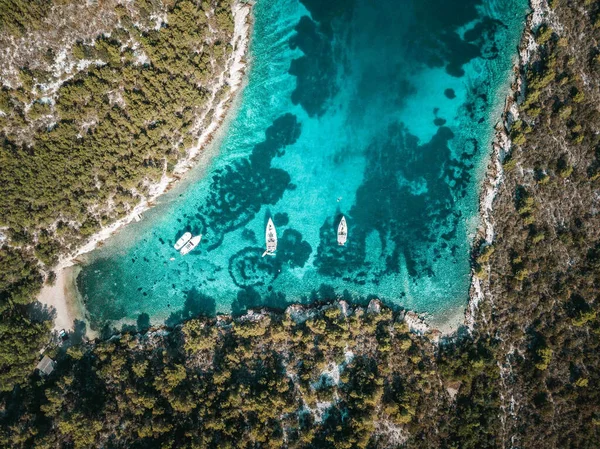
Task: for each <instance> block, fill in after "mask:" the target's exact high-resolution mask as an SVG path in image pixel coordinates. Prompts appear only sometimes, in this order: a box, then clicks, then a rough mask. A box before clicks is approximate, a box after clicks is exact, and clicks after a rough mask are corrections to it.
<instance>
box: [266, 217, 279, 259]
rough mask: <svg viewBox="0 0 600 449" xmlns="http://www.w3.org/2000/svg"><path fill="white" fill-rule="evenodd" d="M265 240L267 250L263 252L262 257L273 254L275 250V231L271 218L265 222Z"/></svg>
mask: <svg viewBox="0 0 600 449" xmlns="http://www.w3.org/2000/svg"><path fill="white" fill-rule="evenodd" d="M265 241H266V242H267V250H266V251H265V252H264V253H263V257H265V256H267V255H268V256H273V255H274V254H275V251H276V250H277V231H276V230H275V225H274V224H273V220H271V219H270V218H269V221H268V222H267V230H266V232H265Z"/></svg>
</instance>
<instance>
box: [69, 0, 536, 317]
mask: <svg viewBox="0 0 600 449" xmlns="http://www.w3.org/2000/svg"><path fill="white" fill-rule="evenodd" d="M526 7H527V2H526V1H524V0H505V1H500V0H485V1H484V0H482V1H470V0H467V1H461V0H448V1H441V0H427V1H417V0H415V1H408V0H402V1H391V0H380V1H378V2H372V1H368V0H354V1H352V0H346V1H338V0H335V1H329V2H323V1H321V0H280V1H273V0H259V1H258V2H257V4H256V6H255V10H254V13H255V27H254V36H253V40H252V46H251V55H250V58H251V60H252V69H251V72H250V74H249V79H248V85H247V87H246V89H245V90H244V92H243V94H242V97H241V99H240V102H239V105H238V107H237V108H235V110H232V111H231V113H232V114H235V116H233V117H232V118H231V120H230V122H229V124H228V127H227V129H226V130H225V135H224V137H223V139H222V140H221V141H220V142H219V144H218V148H213V149H214V150H215V151H217V155H216V156H215V157H214V158H213V159H212V160H211V161H210V165H209V166H208V167H205V168H202V169H198V170H202V176H199V174H196V176H195V175H194V173H191V174H190V179H189V180H188V181H185V182H184V184H183V185H181V186H179V187H178V188H177V190H176V191H175V192H172V193H170V194H168V195H166V196H165V197H164V198H162V199H161V204H160V205H159V206H158V207H157V208H156V209H154V210H152V211H150V212H149V213H147V214H146V216H145V218H144V220H143V221H142V222H140V223H136V224H133V225H131V226H129V227H127V228H126V229H124V230H123V231H122V232H121V233H120V234H119V235H118V236H115V237H114V238H112V239H111V240H109V241H108V242H107V244H106V245H105V246H104V247H102V248H100V249H98V250H96V251H94V252H93V253H91V254H90V257H89V262H88V264H87V265H86V266H85V267H84V268H83V270H82V271H81V273H80V275H79V277H78V279H77V284H78V288H79V290H80V292H81V294H82V296H83V297H84V299H85V302H86V306H87V309H88V311H89V313H90V317H91V321H92V323H94V324H100V323H102V322H105V321H120V320H123V321H135V320H136V319H137V317H138V316H139V315H140V314H142V313H147V314H148V315H150V317H151V319H152V320H153V321H154V322H161V321H164V320H166V321H167V322H169V323H174V322H176V321H178V320H181V319H183V318H185V317H188V316H192V315H195V314H198V313H205V314H214V313H216V312H225V313H226V312H230V311H233V312H234V313H240V312H243V311H244V310H246V309H247V308H249V307H257V306H262V305H266V306H269V307H285V305H286V304H287V303H290V302H311V301H317V300H322V299H330V298H332V297H335V296H341V297H346V298H347V299H350V300H357V299H360V298H368V297H378V298H381V299H383V300H385V301H389V302H390V303H394V304H397V305H400V306H402V307H406V308H410V309H413V310H416V311H420V312H429V313H431V314H433V315H435V316H443V315H447V314H450V313H452V312H454V311H456V310H460V309H462V308H463V307H464V305H465V304H466V301H467V298H468V290H469V285H470V262H469V252H470V245H471V243H472V238H473V233H474V230H475V228H476V226H477V224H478V214H477V199H478V194H479V191H478V188H479V185H480V182H481V179H482V176H483V174H484V169H485V165H486V162H487V159H488V158H489V147H490V142H491V138H492V136H493V128H494V125H495V122H496V121H497V120H498V119H499V115H500V108H501V106H502V102H503V100H504V97H505V95H506V89H507V88H508V81H509V79H510V68H511V62H512V59H513V58H514V56H515V55H516V47H517V43H518V40H519V36H520V33H521V31H522V27H523V21H524V16H525V13H526ZM342 214H343V215H345V217H346V219H347V221H348V243H347V245H346V246H345V247H339V246H338V245H337V243H336V235H335V229H336V227H337V223H338V222H339V219H340V217H341V215H342ZM268 217H272V218H273V220H274V222H275V225H276V227H277V231H278V236H279V247H278V251H277V253H276V256H275V257H265V258H263V257H261V255H262V253H263V251H264V228H265V224H266V221H267V219H268ZM185 231H190V232H193V233H202V234H203V239H202V243H201V245H200V246H199V247H198V248H197V249H196V250H194V251H193V252H191V253H190V254H188V255H186V256H181V255H180V254H179V253H177V252H176V251H175V250H174V249H173V244H174V242H175V241H176V240H177V238H178V237H179V236H180V235H182V234H183V233H184V232H185ZM171 259H173V260H171Z"/></svg>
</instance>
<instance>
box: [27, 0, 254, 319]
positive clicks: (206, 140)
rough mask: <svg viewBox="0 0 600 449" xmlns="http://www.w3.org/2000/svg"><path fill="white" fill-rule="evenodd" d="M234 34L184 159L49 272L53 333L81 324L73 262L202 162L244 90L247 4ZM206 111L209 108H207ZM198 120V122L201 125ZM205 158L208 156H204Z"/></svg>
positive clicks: (43, 296)
mask: <svg viewBox="0 0 600 449" xmlns="http://www.w3.org/2000/svg"><path fill="white" fill-rule="evenodd" d="M232 8H233V18H234V32H233V38H232V40H231V45H232V47H233V48H234V51H233V54H232V55H231V58H230V60H229V63H228V68H227V70H226V71H225V72H223V73H222V74H221V76H220V77H219V80H218V83H217V84H216V85H215V86H214V88H213V96H212V98H213V105H214V110H215V112H214V115H213V119H212V121H211V122H210V124H209V125H208V126H207V127H206V128H205V129H204V130H203V131H202V133H201V134H200V136H199V137H198V140H197V141H196V144H195V145H194V146H193V147H192V148H191V149H190V150H189V151H188V155H187V157H186V158H185V159H182V160H181V161H180V162H178V163H177V165H176V166H175V170H174V172H173V174H174V176H173V177H168V176H167V175H166V174H164V175H163V177H162V179H161V180H160V182H159V183H157V184H154V185H152V186H150V189H149V195H148V197H146V198H145V199H144V200H143V201H141V202H140V203H139V204H137V205H136V206H135V207H134V208H133V209H132V210H131V212H130V213H129V214H128V215H127V216H125V217H124V218H121V219H120V220H117V221H116V222H114V223H113V224H111V225H110V226H107V227H105V228H103V229H101V230H100V231H99V232H97V233H96V234H94V235H93V236H92V237H90V239H89V240H88V241H87V242H86V243H85V244H84V245H83V246H82V247H80V248H79V249H78V250H77V251H76V252H75V253H73V254H70V255H68V256H65V257H62V258H61V259H60V260H59V262H58V264H57V265H56V266H55V267H54V268H53V271H54V272H55V273H56V281H55V282H54V284H53V285H48V284H46V285H44V287H43V288H42V290H41V291H40V293H39V295H38V297H37V299H38V301H39V302H41V303H42V304H46V305H48V306H50V307H53V308H54V309H55V310H56V317H55V319H54V329H55V330H60V329H65V330H73V325H74V322H75V320H82V321H85V306H84V305H83V304H82V301H81V298H79V297H78V295H77V286H76V284H75V281H76V279H77V274H78V273H79V271H80V268H78V267H77V262H78V261H77V258H78V257H79V256H81V255H83V254H85V253H89V252H90V251H93V250H94V249H95V248H96V247H97V246H98V244H99V243H100V242H103V241H104V240H106V239H108V238H109V237H110V236H111V235H112V234H114V233H115V232H116V231H117V230H119V229H120V228H122V227H123V226H125V225H127V224H129V223H131V222H132V221H134V220H135V219H136V218H137V217H139V216H140V215H141V214H142V213H143V212H145V211H146V210H148V209H150V208H151V207H152V206H153V201H154V200H156V198H158V197H159V196H161V195H162V194H164V193H166V192H167V191H168V190H170V189H171V187H173V184H174V183H176V182H178V181H179V179H180V177H181V175H183V174H184V173H186V172H187V171H189V170H190V169H191V168H193V167H195V166H197V165H198V164H201V163H203V162H206V159H207V158H206V157H203V156H204V155H203V151H202V150H203V149H204V148H205V147H206V146H207V145H208V144H210V143H211V142H212V140H213V138H214V134H215V133H216V132H217V131H218V130H219V129H220V127H221V125H222V124H223V122H224V120H225V117H226V113H227V111H228V110H229V106H231V105H232V104H233V103H234V102H235V101H234V100H235V99H236V98H237V96H238V95H239V93H240V92H241V91H242V87H243V86H244V84H243V81H244V75H245V73H246V69H247V62H246V58H247V57H248V48H249V45H250V38H251V34H252V26H253V18H252V4H251V3H236V4H234V5H233V7H232ZM225 85H228V86H229V87H230V89H229V93H228V94H227V95H226V96H225V98H224V99H223V100H221V101H220V102H218V103H217V104H216V105H215V104H214V100H215V99H216V94H217V92H218V91H219V90H220V89H221V88H222V87H223V86H225ZM208 109H210V108H208ZM201 121H202V120H199V122H201ZM207 156H208V155H207Z"/></svg>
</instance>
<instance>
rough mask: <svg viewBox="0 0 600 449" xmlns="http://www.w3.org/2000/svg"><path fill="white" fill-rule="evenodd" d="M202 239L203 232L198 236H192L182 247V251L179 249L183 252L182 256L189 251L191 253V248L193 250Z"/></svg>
mask: <svg viewBox="0 0 600 449" xmlns="http://www.w3.org/2000/svg"><path fill="white" fill-rule="evenodd" d="M200 240H202V234H200V235H197V236H196V237H192V238H191V239H190V240H189V241H188V242H187V243H186V244H185V246H184V247H183V248H181V251H179V252H180V253H181V255H182V256H185V255H186V254H187V253H189V252H190V251H191V250H193V249H194V248H195V247H196V246H198V243H200Z"/></svg>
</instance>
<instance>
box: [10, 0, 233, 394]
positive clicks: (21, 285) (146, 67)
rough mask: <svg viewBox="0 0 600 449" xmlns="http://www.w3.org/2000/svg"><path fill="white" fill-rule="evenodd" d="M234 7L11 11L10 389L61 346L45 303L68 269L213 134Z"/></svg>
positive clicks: (143, 1) (75, 5)
mask: <svg viewBox="0 0 600 449" xmlns="http://www.w3.org/2000/svg"><path fill="white" fill-rule="evenodd" d="M232 6H233V3H232V2H231V1H229V0H225V1H221V0H212V1H204V2H196V1H190V0H181V1H177V0H173V1H164V2H163V1H160V0H136V1H134V2H120V1H101V2H94V1H90V2H71V1H66V0H61V1H50V0H39V1H35V2H29V1H21V0H3V1H2V2H1V4H0V42H2V46H3V48H4V50H3V54H2V60H3V64H2V68H1V69H0V77H1V78H0V79H1V81H2V84H3V85H2V87H1V89H0V190H1V191H2V194H1V195H0V245H1V246H0V314H1V317H2V320H1V324H0V327H1V328H0V340H2V345H1V349H0V366H1V368H0V389H1V390H10V389H11V388H12V386H13V385H14V384H15V383H20V382H22V381H23V380H24V378H25V377H26V376H27V375H29V374H30V372H31V369H32V366H34V365H35V363H34V361H35V360H36V358H37V354H38V350H39V349H40V347H42V346H43V345H44V344H45V343H47V342H48V340H49V328H51V327H52V326H51V321H50V320H48V319H47V318H48V313H47V312H48V311H45V310H40V307H38V306H36V305H34V304H32V301H33V300H34V299H35V296H36V294H37V292H38V291H39V289H40V287H41V285H42V282H43V281H44V280H46V281H48V282H52V281H53V273H52V272H51V269H52V267H53V266H54V265H55V263H56V262H57V260H58V258H59V256H61V255H64V254H68V253H71V252H73V251H74V250H76V249H77V248H78V247H79V246H81V245H82V243H83V242H85V240H86V239H87V238H89V236H90V235H92V234H93V233H95V232H96V231H98V230H99V229H100V227H101V226H105V225H107V224H110V223H112V222H114V221H115V220H116V219H118V218H120V217H122V216H124V215H125V214H126V213H127V212H128V211H130V210H131V209H132V208H133V207H134V206H135V205H136V204H138V203H140V201H142V199H144V198H145V197H146V196H147V195H148V192H149V189H150V187H151V186H152V185H153V184H155V183H157V182H158V181H159V180H160V179H161V178H162V177H163V176H169V175H170V174H171V173H172V172H173V169H174V167H175V165H176V164H177V162H178V161H181V160H182V159H185V157H186V156H187V153H188V151H189V149H190V147H191V146H192V145H193V144H194V143H195V142H196V140H197V138H198V135H199V134H200V132H201V131H202V130H203V129H205V128H206V127H207V126H208V125H209V124H210V123H211V120H212V119H213V114H214V113H215V107H216V105H217V104H218V103H219V101H220V100H221V99H222V98H225V96H226V94H227V90H228V86H227V85H226V84H220V82H219V79H220V77H221V78H222V76H221V75H222V74H223V73H224V71H225V70H226V68H227V63H228V60H229V58H230V57H231V55H232V52H233V48H232V46H231V41H232V37H233V30H234V22H233V16H232ZM44 318H46V319H44Z"/></svg>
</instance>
